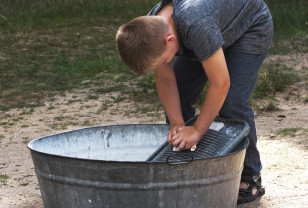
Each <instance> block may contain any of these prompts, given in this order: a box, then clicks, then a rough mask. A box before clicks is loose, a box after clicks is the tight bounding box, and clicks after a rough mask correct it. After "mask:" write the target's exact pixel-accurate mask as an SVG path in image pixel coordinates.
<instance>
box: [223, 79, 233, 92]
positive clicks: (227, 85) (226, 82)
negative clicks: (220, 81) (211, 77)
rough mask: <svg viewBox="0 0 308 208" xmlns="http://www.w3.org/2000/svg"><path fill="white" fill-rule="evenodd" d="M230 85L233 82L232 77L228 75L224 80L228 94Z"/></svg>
mask: <svg viewBox="0 0 308 208" xmlns="http://www.w3.org/2000/svg"><path fill="white" fill-rule="evenodd" d="M230 85H231V82H230V78H229V77H228V78H226V79H225V81H224V90H225V92H226V94H227V93H228V92H229V89H230Z"/></svg>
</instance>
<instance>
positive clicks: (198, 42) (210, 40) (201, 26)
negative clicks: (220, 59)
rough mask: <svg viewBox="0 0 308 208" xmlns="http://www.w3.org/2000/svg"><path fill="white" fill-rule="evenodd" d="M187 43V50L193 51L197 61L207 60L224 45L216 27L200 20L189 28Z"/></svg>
mask: <svg viewBox="0 0 308 208" xmlns="http://www.w3.org/2000/svg"><path fill="white" fill-rule="evenodd" d="M187 41H188V43H187V46H188V48H189V49H190V50H192V51H194V54H195V56H196V57H197V58H198V60H199V61H204V60H206V59H207V58H209V57H210V56H211V55H213V54H214V53H215V52H216V51H217V50H218V49H219V48H220V47H221V46H222V45H223V44H224V39H223V36H222V33H221V30H220V29H219V27H218V25H217V24H215V23H214V22H212V21H208V20H207V21H204V20H202V19H201V20H199V21H198V22H195V23H194V24H192V25H191V26H190V28H189V30H188V32H187Z"/></svg>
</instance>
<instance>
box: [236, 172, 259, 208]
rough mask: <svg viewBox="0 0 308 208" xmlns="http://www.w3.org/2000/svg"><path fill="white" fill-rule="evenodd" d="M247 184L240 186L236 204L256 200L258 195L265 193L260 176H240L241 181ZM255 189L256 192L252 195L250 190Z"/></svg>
mask: <svg viewBox="0 0 308 208" xmlns="http://www.w3.org/2000/svg"><path fill="white" fill-rule="evenodd" d="M242 182H244V183H246V184H247V188H246V189H243V188H240V190H239V198H238V199H237V204H243V203H247V202H251V201H254V200H256V199H257V198H258V197H259V196H263V195H264V194H265V189H264V187H262V185H261V176H242V178H241V183H242ZM254 189H257V193H256V194H255V195H252V191H253V190H254Z"/></svg>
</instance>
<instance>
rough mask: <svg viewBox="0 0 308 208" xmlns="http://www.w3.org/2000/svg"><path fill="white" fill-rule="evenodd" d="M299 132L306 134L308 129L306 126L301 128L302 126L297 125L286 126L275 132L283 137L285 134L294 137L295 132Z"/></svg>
mask: <svg viewBox="0 0 308 208" xmlns="http://www.w3.org/2000/svg"><path fill="white" fill-rule="evenodd" d="M299 132H301V133H302V134H303V135H307V136H308V129H307V128H302V127H297V128H286V129H280V130H279V131H278V132H277V134H278V135H280V136H282V137H285V136H290V137H295V136H296V134H297V133H299Z"/></svg>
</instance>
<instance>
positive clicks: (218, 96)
mask: <svg viewBox="0 0 308 208" xmlns="http://www.w3.org/2000/svg"><path fill="white" fill-rule="evenodd" d="M202 65H203V68H204V71H205V73H206V75H207V78H208V80H209V83H210V85H209V88H208V89H207V94H206V97H205V100H204V103H203V106H202V108H201V111H200V114H199V116H198V119H197V121H196V122H195V124H194V126H191V127H184V128H183V129H182V130H181V131H180V132H179V133H178V134H176V135H174V136H173V137H172V138H171V141H170V142H169V143H171V144H173V145H174V146H176V147H179V148H180V149H184V148H186V149H188V148H190V147H191V146H193V145H194V144H196V143H197V142H199V141H200V139H201V138H202V136H203V135H204V134H205V132H206V131H207V129H208V128H209V126H210V125H211V123H212V122H213V120H214V119H215V117H216V115H217V114H218V112H219V110H220V108H221V107H222V105H223V102H224V100H225V98H226V96H227V93H228V90H229V87H230V78H229V73H228V68H227V64H226V61H225V57H224V53H223V50H222V48H220V49H218V50H217V51H216V52H215V53H214V54H213V55H212V56H211V57H209V58H208V59H207V60H205V61H203V62H202Z"/></svg>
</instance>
